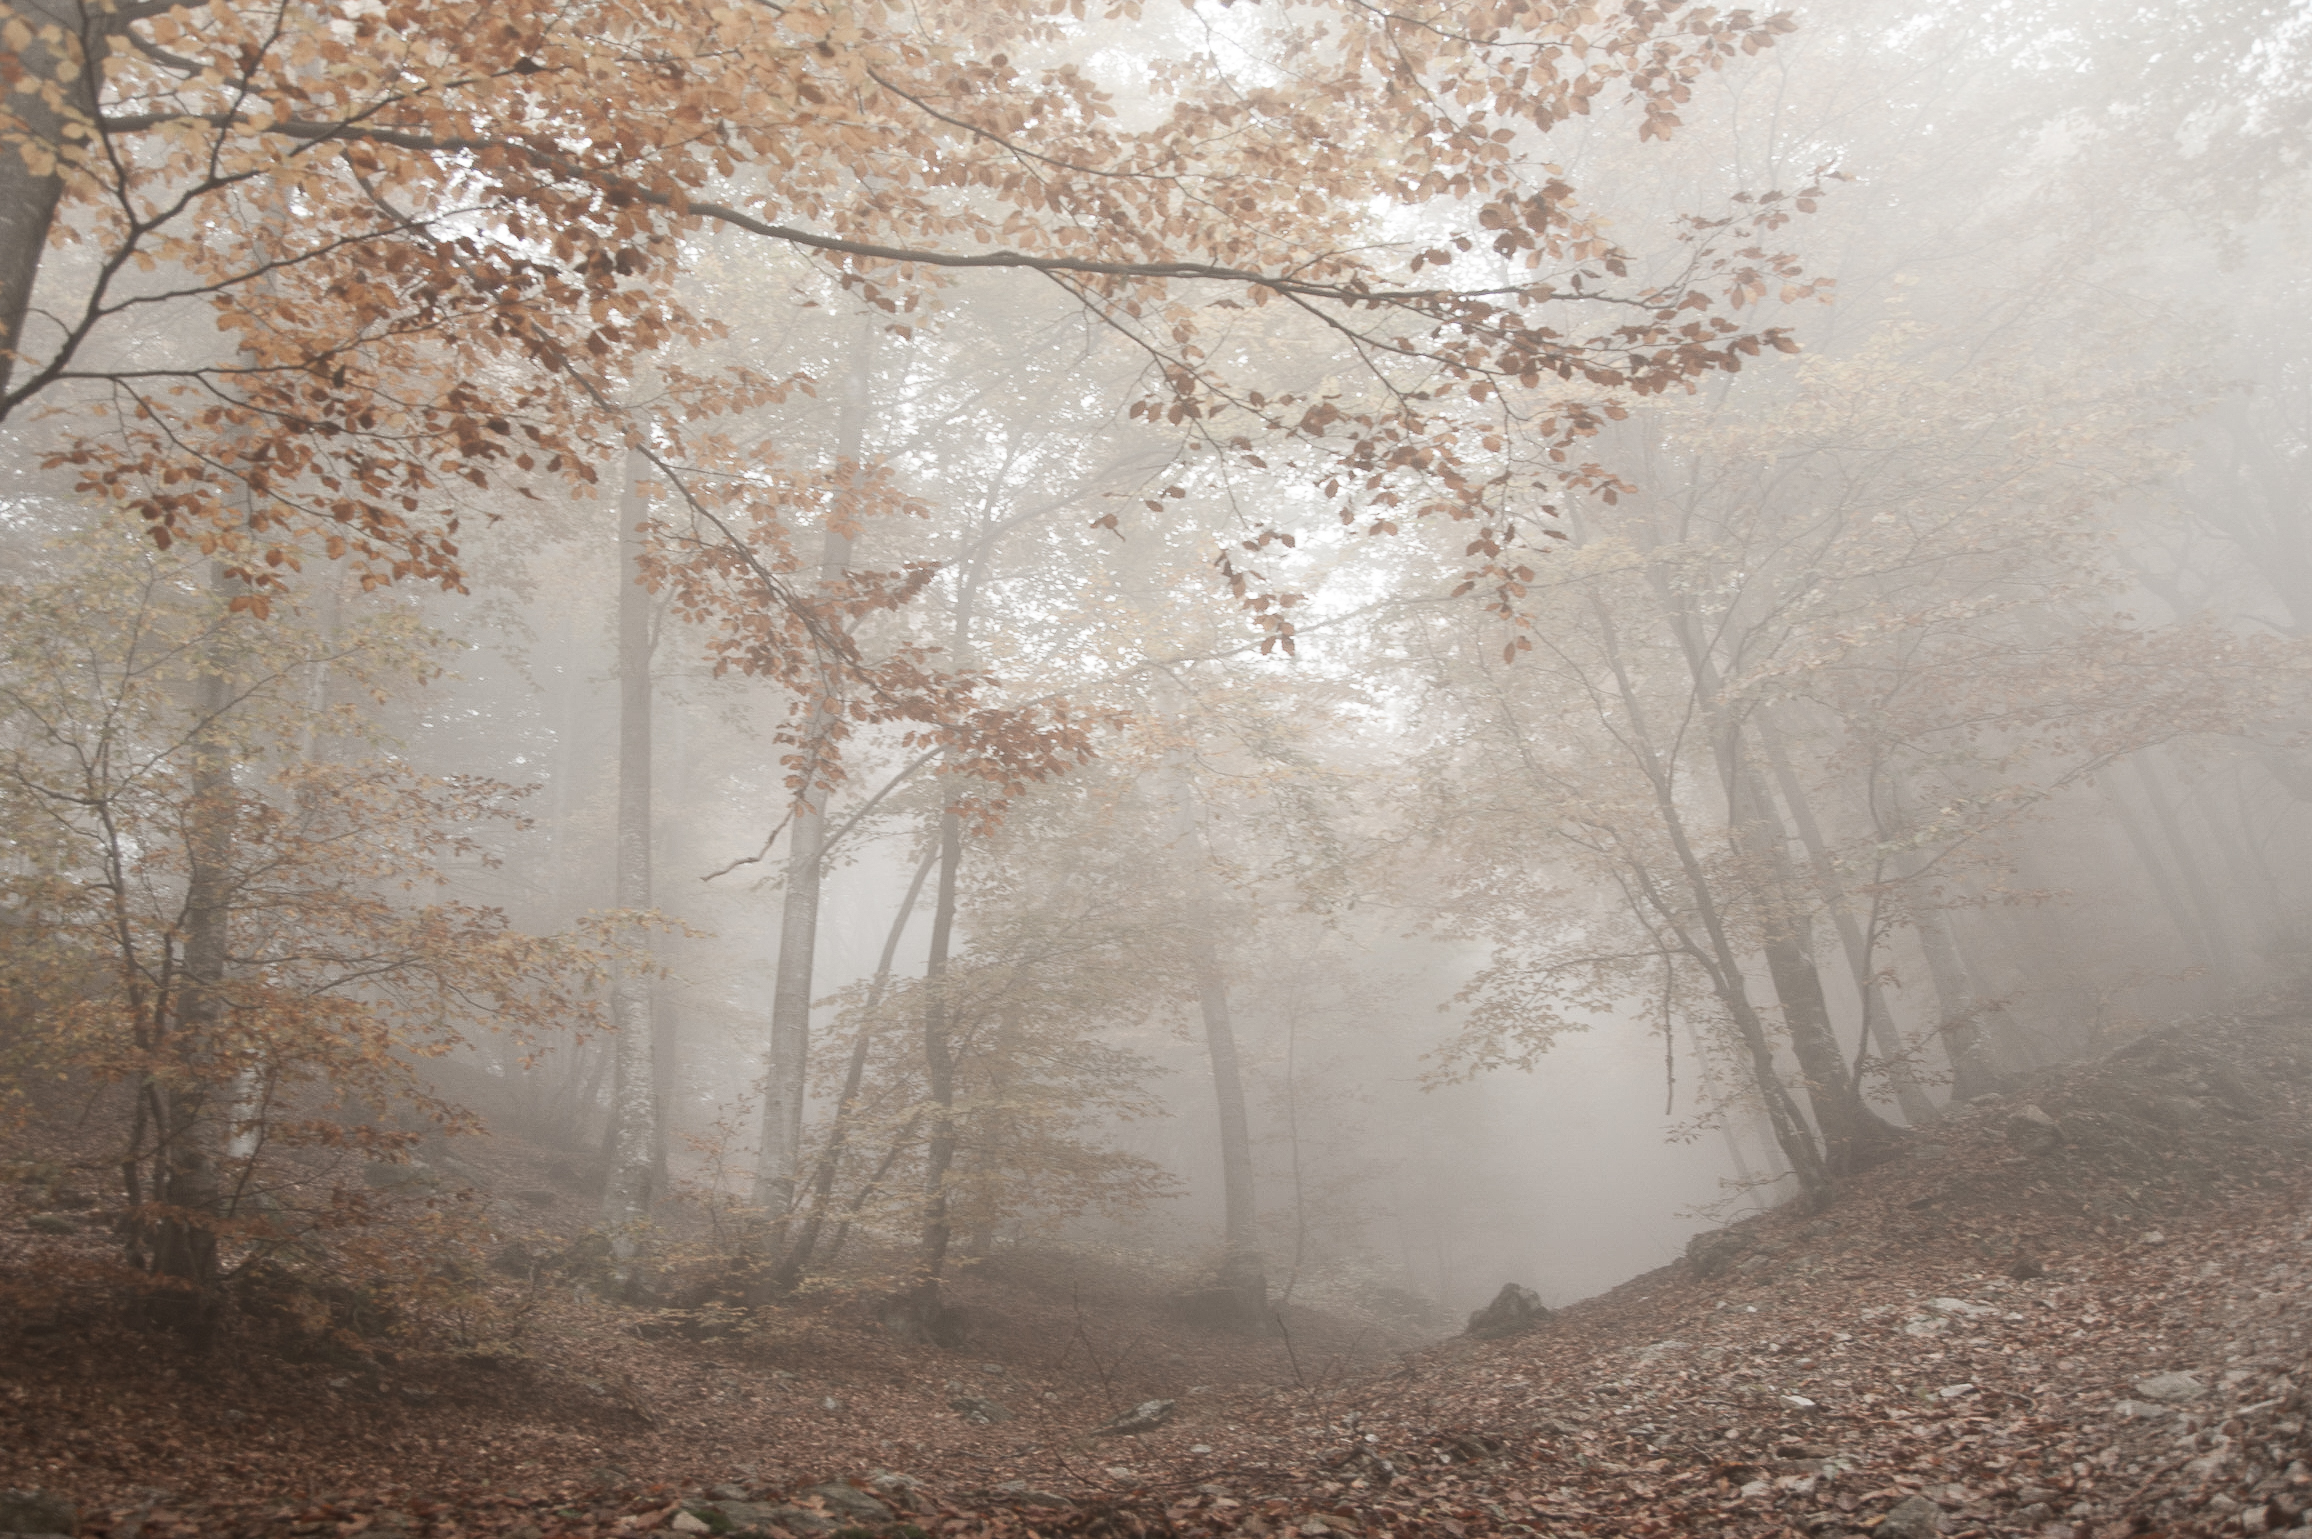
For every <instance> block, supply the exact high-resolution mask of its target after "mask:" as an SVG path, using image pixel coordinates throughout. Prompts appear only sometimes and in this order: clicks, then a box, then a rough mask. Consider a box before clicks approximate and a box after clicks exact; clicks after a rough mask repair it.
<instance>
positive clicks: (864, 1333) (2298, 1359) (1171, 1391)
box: [0, 1018, 2312, 1539]
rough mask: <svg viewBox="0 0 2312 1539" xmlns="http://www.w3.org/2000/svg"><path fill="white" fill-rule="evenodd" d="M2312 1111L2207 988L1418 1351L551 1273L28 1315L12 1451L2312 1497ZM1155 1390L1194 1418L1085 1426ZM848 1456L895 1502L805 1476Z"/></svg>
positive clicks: (94, 1476)
mask: <svg viewBox="0 0 2312 1539" xmlns="http://www.w3.org/2000/svg"><path fill="white" fill-rule="evenodd" d="M2027 1105H2028V1106H2033V1107H2036V1108H2038V1109H2039V1114H2038V1115H2031V1114H2028V1113H2026V1112H2025V1107H2026V1106H2027ZM2307 1110H2312V1024H2308V1023H2307V1022H2305V1021H2304V1020H2302V1019H2299V1018H2287V1019H2245V1020H2231V1021H2225V1022H2214V1023H2209V1022H2201V1023H2195V1024H2193V1025H2191V1026H2188V1027H2183V1028H2177V1029H2176V1030H2174V1031H2171V1032H2168V1033H2162V1034H2159V1035H2156V1036H2153V1037H2151V1038H2147V1039H2144V1040H2143V1041H2141V1042H2138V1043H2136V1044H2134V1045H2132V1046H2131V1047H2129V1048H2126V1049H2123V1050H2122V1051H2121V1052H2120V1053H2118V1054H2115V1055H2114V1056H2113V1057H2111V1058H2109V1059H2107V1060H2104V1061H2103V1062H2101V1063H2099V1064H2095V1065H2091V1066H2087V1067H2082V1068H2075V1069H2071V1070H2066V1071H2061V1072H2057V1073H2052V1074H2049V1075H2045V1076H2042V1077H2041V1078H2040V1079H2039V1080H2037V1081H2035V1082H2033V1083H2032V1084H2031V1085H2030V1086H2029V1087H2028V1088H2027V1090H2025V1091H2019V1092H2017V1093H2016V1094H2013V1095H2010V1096H2009V1097H2007V1098H2006V1099H2004V1100H2002V1101H1998V1102H1995V1103H1990V1104H1980V1105H1975V1106H1970V1107H1967V1108H1965V1109H1963V1110H1962V1111H1961V1112H1960V1113H1959V1114H1958V1115H1956V1116H1954V1117H1951V1118H1949V1119H1947V1120H1946V1121H1945V1122H1944V1123H1942V1124H1941V1125H1939V1126H1937V1127H1935V1128H1933V1129H1931V1130H1929V1131H1927V1132H1925V1133H1923V1134H1921V1135H1919V1136H1918V1137H1917V1138H1915V1139H1914V1141H1913V1143H1912V1145H1911V1147H1910V1148H1909V1150H1908V1152H1906V1153H1905V1154H1904V1155H1903V1156H1902V1157H1901V1158H1899V1159H1898V1160H1896V1161H1895V1162H1894V1163H1892V1164H1890V1165H1887V1166H1885V1167H1882V1168H1880V1169H1879V1170H1876V1171H1873V1172H1871V1173H1870V1174H1868V1175H1867V1176H1864V1177H1862V1178H1859V1179H1857V1180H1855V1181H1854V1182H1852V1183H1850V1184H1849V1186H1848V1187H1847V1188H1846V1189H1845V1191H1844V1192H1843V1193H1842V1195H1841V1197H1840V1199H1839V1200H1838V1201H1837V1202H1836V1203H1835V1204H1834V1205H1832V1206H1831V1207H1830V1208H1829V1209H1827V1210H1826V1211H1823V1212H1821V1213H1817V1214H1808V1213H1804V1212H1798V1211H1778V1212H1776V1213H1773V1214H1768V1215H1764V1216H1761V1217H1757V1218H1753V1219H1750V1220H1748V1221H1746V1222H1744V1223H1742V1224H1739V1225H1736V1226H1734V1227H1733V1228H1732V1229H1730V1230H1726V1231H1720V1232H1718V1233H1717V1234H1715V1235H1713V1236H1710V1237H1706V1238H1705V1240H1704V1241H1703V1242H1702V1243H1700V1244H1698V1245H1697V1246H1696V1247H1695V1252H1694V1254H1693V1255H1692V1256H1691V1257H1690V1258H1689V1259H1687V1260H1684V1261H1681V1262H1679V1263H1678V1264H1676V1265H1673V1266H1671V1267H1667V1268H1664V1269H1662V1270H1660V1271H1657V1272H1654V1273H1651V1274H1649V1275H1647V1276H1644V1277H1640V1278H1637V1279H1635V1280H1633V1281H1631V1282H1629V1283H1627V1284H1625V1285H1623V1286H1622V1287H1620V1288H1618V1289H1616V1290H1614V1291H1613V1292H1611V1293H1609V1294H1606V1295H1604V1296H1602V1297H1600V1298H1596V1299H1592V1300H1589V1301H1587V1302H1585V1303H1582V1304H1579V1305H1576V1306H1574V1307H1572V1308H1570V1309H1567V1310H1565V1311H1564V1312H1562V1313H1561V1314H1559V1315H1558V1316H1557V1317H1556V1318H1555V1319H1553V1320H1551V1321H1550V1322H1548V1323H1547V1324H1545V1325H1543V1326H1541V1327H1540V1328H1538V1329H1536V1330H1534V1331H1532V1332H1529V1333H1528V1334H1525V1335H1523V1336H1518V1337H1514V1338H1511V1339H1509V1340H1507V1341H1500V1342H1477V1341H1472V1340H1469V1339H1466V1338H1456V1339H1453V1340H1450V1341H1447V1342H1444V1343H1442V1344H1437V1345H1433V1346H1430V1347H1428V1348H1425V1349H1420V1350H1415V1351H1410V1352H1396V1351H1393V1350H1392V1348H1393V1346H1394V1345H1395V1344H1394V1343H1392V1342H1390V1341H1389V1340H1388V1339H1387V1338H1386V1336H1385V1334H1383V1333H1381V1332H1379V1331H1378V1330H1377V1329H1374V1328H1371V1327H1366V1328H1359V1327H1356V1326H1354V1325H1351V1324H1349V1323H1346V1322H1343V1321H1340V1320H1337V1319H1330V1320H1328V1319H1326V1318H1324V1317H1321V1316H1318V1315H1316V1314H1314V1313H1313V1312H1295V1313H1293V1314H1291V1315H1289V1316H1288V1317H1287V1324H1288V1326H1289V1327H1290V1334H1289V1335H1285V1336H1280V1337H1276V1338H1272V1339H1269V1340H1265V1341H1259V1342H1247V1341H1244V1340H1242V1339H1237V1338H1228V1337H1222V1336H1216V1335H1211V1334H1206V1333H1200V1332H1197V1331H1194V1330H1191V1329H1190V1328H1188V1327H1186V1326H1184V1325H1180V1324H1177V1323H1173V1322H1171V1321H1169V1320H1168V1319H1167V1317H1166V1316H1165V1315H1164V1313H1163V1310H1162V1303H1161V1296H1160V1290H1158V1289H1156V1288H1154V1287H1152V1286H1151V1285H1150V1282H1149V1279H1147V1278H1145V1277H1135V1276H1134V1275H1132V1274H1131V1273H1130V1272H1129V1271H1128V1270H1127V1269H1123V1268H1119V1267H1116V1266H1115V1265H1113V1264H1107V1265H1097V1264H1094V1263H1091V1262H1089V1261H1084V1260H1082V1259H1080V1258H1078V1259H1066V1258H1057V1257H1043V1258H1038V1259H1036V1260H1033V1261H1030V1260H1029V1259H1027V1258H1015V1259H1013V1260H1010V1261H1007V1262H1004V1263H1001V1264H999V1265H995V1266H991V1267H989V1268H986V1269H984V1270H982V1271H980V1272H978V1273H975V1274H974V1275H973V1276H972V1277H970V1278H968V1279H967V1280H966V1281H965V1282H964V1283H963V1284H962V1285H961V1287H960V1289H959V1292H958V1298H959V1301H960V1302H962V1303H963V1304H964V1305H965V1307H966V1308H967V1309H969V1310H971V1312H972V1315H973V1318H974V1320H975V1321H976V1322H977V1335H976V1336H975V1338H974V1340H973V1342H972V1345H971V1346H970V1347H969V1349H967V1351H966V1352H965V1353H963V1354H954V1353H937V1352H930V1351H923V1350H911V1349H902V1348H899V1347H897V1346H895V1345H893V1344H891V1343H889V1342H886V1341H884V1340H882V1339H880V1338H879V1337H878V1336H877V1335H876V1334H875V1333H874V1332H873V1330H872V1329H871V1328H870V1327H869V1326H868V1325H867V1323H866V1322H865V1319H864V1312H863V1311H860V1310H858V1309H857V1307H856V1305H855V1304H854V1303H852V1302H849V1301H846V1300H843V1299H840V1298H833V1297H830V1298H828V1299H826V1300H824V1301H822V1302H820V1303H818V1304H815V1305H813V1306H811V1307H810V1308H807V1309H798V1310H796V1311H793V1312H792V1313H791V1314H790V1315H788V1316H786V1317H785V1318H784V1319H783V1322H782V1323H781V1324H779V1325H778V1326H776V1327H775V1328H774V1329H773V1330H772V1331H771V1332H768V1333H765V1334H762V1335H758V1336H756V1337H754V1338H751V1339H748V1340H746V1341H743V1342H741V1341H737V1340H724V1341H696V1340H685V1339H681V1338H668V1339H649V1338H648V1337H647V1336H645V1335H643V1334H641V1333H638V1332H637V1331H636V1329H635V1317H634V1316H633V1315H631V1314H630V1313H627V1312H622V1311H618V1310H615V1309H612V1308H610V1307H608V1306H603V1305H592V1304H587V1303H585V1302H583V1301H574V1300H558V1301H556V1302H555V1303H554V1304H553V1305H552V1307H551V1309H550V1310H548V1311H546V1313H548V1314H549V1315H550V1316H551V1318H550V1319H549V1320H547V1321H546V1323H545V1324H543V1325H541V1326H540V1327H539V1328H538V1329H537V1331H536V1333H535V1335H534V1337H533V1344H532V1346H531V1348H530V1350H529V1351H528V1353H527V1354H526V1355H525V1356H524V1357H522V1358H520V1359H518V1360H515V1361H502V1360H492V1359H486V1358H480V1357H476V1356H472V1355H469V1356H468V1357H466V1358H458V1357H454V1356H447V1355H424V1356H419V1355H410V1356H406V1357H402V1358H398V1359H397V1358H395V1357H393V1356H392V1355H390V1354H384V1353H381V1354H379V1357H378V1359H377V1360H376V1361H375V1362H372V1363H368V1364H365V1365H359V1366H354V1367H348V1366H347V1365H346V1364H344V1363H342V1362H336V1363H332V1362H320V1363H309V1364H302V1365H299V1364H290V1363H283V1362H278V1361H270V1360H266V1359H263V1358H261V1357H257V1356H254V1355H249V1354H238V1355H237V1354H235V1353H233V1352H230V1351H212V1352H211V1353H208V1354H200V1355H196V1354H192V1353H189V1352H179V1351H177V1350H175V1349H172V1348H170V1347H168V1346H167V1345H166V1344H164V1343H156V1342H155V1341H153V1340H152V1339H151V1338H149V1337H142V1336H135V1335H132V1334H130V1333H128V1332H127V1331H125V1330H123V1329H120V1328H115V1327H103V1326H101V1325H98V1324H94V1323H91V1322H89V1321H86V1320H80V1321H74V1320H72V1319H70V1318H69V1317H68V1316H66V1315H64V1314H59V1315H57V1316H56V1317H55V1318H54V1319H48V1320H43V1319H25V1320H20V1321H18V1322H16V1325H15V1327H14V1330H12V1332H11V1334H12V1335H13V1336H14V1338H15V1339H13V1340H12V1341H10V1343H9V1344H8V1348H9V1349H8V1350H7V1351H6V1352H0V1438H4V1439H5V1441H4V1442H0V1448H5V1449H6V1454H5V1462H4V1463H0V1484H5V1485H10V1486H17V1487H37V1488H40V1489H43V1490H46V1491H51V1492H55V1493H58V1494H60V1495H63V1496H65V1497H68V1498H70V1499H72V1500H74V1501H75V1502H77V1503H78V1505H79V1512H78V1520H79V1524H80V1529H81V1531H82V1532H83V1533H86V1534H92V1535H93V1534H108V1535H111V1536H114V1539H127V1536H131V1535H144V1536H150V1539H162V1536H168V1535H174V1534H195V1533H198V1534H204V1535H205V1534H223V1533H234V1534H252V1535H254V1534H264V1535H323V1534H339V1535H351V1534H356V1533H364V1532H374V1533H378V1534H381V1535H382V1534H397V1533H398V1534H400V1535H405V1536H408V1539H419V1536H421V1535H423V1536H430V1539H449V1536H454V1535H465V1534H472V1535H485V1534H505V1535H514V1536H519V1539H532V1536H552V1535H565V1534H566V1535H573V1536H575V1535H611V1534H618V1533H632V1532H646V1531H653V1530H659V1529H668V1530H671V1531H675V1532H686V1533H687V1532H699V1531H702V1530H704V1531H721V1530H723V1529H734V1528H743V1527H745V1526H748V1525H749V1524H750V1523H751V1522H752V1521H754V1520H755V1519H758V1518H759V1517H760V1513H761V1511H762V1509H761V1507H760V1506H759V1505H758V1506H753V1507H748V1506H738V1505H734V1504H738V1503H787V1504H789V1505H788V1506H787V1507H786V1508H785V1513H786V1516H785V1518H784V1519H783V1521H782V1522H781V1525H780V1526H781V1527H783V1528H785V1529H786V1530H787V1531H788V1532H790V1533H792V1534H794V1536H795V1539H812V1535H813V1534H814V1533H826V1532H828V1531H832V1530H843V1531H847V1532H846V1539H849V1532H853V1531H856V1532H861V1539H864V1534H863V1531H864V1530H867V1529H880V1530H882V1531H884V1532H886V1533H895V1534H896V1535H897V1536H898V1539H916V1536H917V1534H918V1533H920V1534H923V1535H943V1534H966V1533H969V1534H1019V1535H1022V1536H1033V1539H1062V1536H1070V1535H1082V1536H1086V1539H1123V1536H1140V1535H1159V1534H1160V1535H1166V1536H1173V1535H1179V1536H1188V1535H1199V1534H1212V1535H1221V1534H1228V1535H1244V1536H1250V1539H1284V1536H1286V1535H1298V1536H1301V1539H1325V1536H1326V1535H1343V1536H1349V1539H1431V1536H1449V1539H1467V1536H1469V1535H1472V1534H1517V1535H1562V1536H1571V1535H1575V1534H1591V1535H1603V1534H1632V1535H1643V1534H1653V1533H1657V1532H1673V1531H1675V1532H1688V1533H1707V1534H1724V1535H1760V1536H1763V1535H1784V1534H1793V1535H1797V1534H1803V1535H1808V1536H1819V1539H1839V1536H1844V1535H1848V1534H1853V1533H1858V1532H1872V1533H1875V1534H1876V1535H1877V1536H1878V1539H1919V1536H1922V1535H1926V1534H1931V1533H1936V1532H1940V1533H1942V1534H1945V1535H1949V1536H1953V1539H1971V1536H1989V1535H1995V1534H1997V1535H2006V1534H2016V1535H2023V1534H2031V1535H2045V1536H2050V1539H2052V1536H2053V1535H2055V1534H2056V1533H2058V1532H2060V1533H2061V1534H2062V1535H2064V1536H2065V1539H2115V1536H2119V1535H2127V1534H2152V1533H2165V1534H2175V1535H2201V1534H2206V1535H2216V1534H2225V1535H2229V1534H2255V1533H2267V1532H2269V1533H2282V1532H2288V1531H2291V1530H2294V1531H2298V1532H2299V1533H2301V1532H2302V1531H2303V1530H2304V1528H2305V1525H2306V1517H2307V1508H2308V1507H2312V1439H2308V1438H2307V1436H2306V1433H2305V1418H2306V1413H2307V1409H2308V1408H2307V1405H2306V1396H2305V1394H2304V1391H2303V1389H2302V1387H2301V1383H2302V1380H2303V1378H2304V1376H2305V1372H2306V1363H2305V1358H2306V1353H2307V1347H2308V1346H2312V1334H2308V1332H2312V1296H2308V1294H2307V1287H2306V1285H2307V1282H2308V1281H2312V1159H2308V1158H2307V1156H2308V1154H2312V1133H2308V1132H2307V1131H2306V1130H2307V1128H2308V1126H2312V1124H2308V1122H2307V1119H2306V1112H2307ZM2050 1122H2052V1123H2053V1125H2054V1127H2055V1128H2056V1129H2057V1130H2058V1131H2057V1132H2056V1133H2055V1134H2054V1135H2053V1136H2052V1137H2050V1136H2049V1135H2048V1133H2047V1131H2046V1130H2047V1128H2048V1125H2049V1123H2050ZM20 1241H21V1236H20V1235H18V1234H14V1233H12V1234H11V1235H10V1237H9V1244H10V1248H11V1249H12V1250H15V1251H17V1252H18V1254H17V1255H16V1256H14V1257H13V1258H12V1261H11V1264H12V1265H13V1266H17V1267H21V1266H25V1265H29V1264H35V1262H36V1259H37V1258H36V1253H31V1252H26V1251H24V1250H23V1248H22V1245H21V1243H20ZM18 1331H20V1332H22V1334H21V1335H17V1334H15V1333H16V1332H18ZM1159 1396H1160V1397H1164V1398H1170V1399H1173V1400H1175V1401H1176V1409H1175V1410H1174V1412H1173V1414H1172V1415H1171V1417H1170V1419H1169V1420H1168V1421H1167V1422H1166V1424H1165V1425H1164V1426H1163V1427H1162V1428H1161V1429H1160V1430H1158V1431H1155V1432H1153V1433H1147V1434H1142V1435H1138V1436H1129V1437H1110V1438H1101V1437H1097V1436H1093V1435H1090V1433H1089V1429H1091V1428H1095V1427H1097V1426H1099V1425H1100V1424H1101V1423H1102V1422H1104V1421H1106V1420H1108V1419H1109V1418H1110V1417H1112V1416H1113V1415H1115V1414H1116V1413H1117V1412H1118V1411H1119V1410H1122V1409H1125V1408H1127V1407H1129V1406H1130V1405H1132V1404H1134V1403H1135V1402H1137V1401H1140V1400H1144V1399H1147V1398H1153V1397H1159ZM959 1400H969V1401H973V1402H988V1401H992V1402H994V1403H996V1404H999V1405H1001V1406H1003V1407H1004V1408H1005V1410H1006V1411H1007V1412H1009V1413H1010V1415H1009V1419H1008V1420H1003V1421H1000V1422H997V1423H995V1424H992V1425H977V1424H974V1423H973V1422H971V1421H969V1420H967V1419H966V1418H965V1417H964V1416H963V1415H962V1414H959V1412H958V1411H957V1410H956V1409H955V1408H954V1403H955V1402H957V1401H959ZM893 1472H897V1473H900V1474H903V1475H904V1476H906V1477H909V1480H908V1481H906V1482H895V1481H893V1480H892V1479H890V1478H889V1477H890V1475H891V1474H892V1473H893ZM878 1477H881V1479H880V1485H879V1486H878V1485H877V1481H878ZM828 1481H834V1482H849V1483H852V1484H854V1485H863V1486H870V1487H875V1488H877V1489H879V1490H881V1492H882V1493H883V1497H884V1499H885V1500H886V1501H887V1502H888V1503H889V1505H890V1506H891V1509H892V1510H891V1511H890V1514H889V1516H888V1518H887V1519H882V1520H880V1521H878V1520H877V1514H876V1512H875V1509H873V1508H871V1507H864V1506H860V1505H859V1504H857V1503H852V1504H850V1506H851V1508H852V1509H853V1510H848V1511H846V1510H843V1509H844V1507H845V1504H844V1503H842V1502H837V1503H835V1504H834V1509H833V1510H824V1509H826V1508H827V1507H828V1503H827V1501H826V1499H825V1494H824V1492H822V1493H821V1494H820V1495H817V1496H813V1495H808V1494H804V1495H802V1496H801V1497H800V1506H799V1507H798V1506H796V1505H793V1504H794V1503H796V1502H797V1500H798V1493H805V1492H807V1488H809V1487H811V1486H813V1485H814V1484H818V1483H822V1482H828ZM837 1494H838V1495H840V1494H842V1493H841V1492H840V1491H838V1492H837ZM734 1518H736V1519H738V1520H740V1521H738V1522H735V1523H734V1521H733V1519H734Z"/></svg>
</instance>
